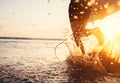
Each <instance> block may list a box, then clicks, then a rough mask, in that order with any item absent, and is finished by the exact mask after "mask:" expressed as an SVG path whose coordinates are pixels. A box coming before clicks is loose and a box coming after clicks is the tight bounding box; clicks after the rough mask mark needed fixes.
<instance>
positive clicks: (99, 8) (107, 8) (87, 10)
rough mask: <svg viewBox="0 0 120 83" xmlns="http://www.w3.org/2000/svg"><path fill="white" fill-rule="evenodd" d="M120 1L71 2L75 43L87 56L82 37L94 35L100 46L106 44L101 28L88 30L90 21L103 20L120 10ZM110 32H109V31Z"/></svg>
mask: <svg viewBox="0 0 120 83" xmlns="http://www.w3.org/2000/svg"><path fill="white" fill-rule="evenodd" d="M119 6H120V1H119V0H71V1H70V4H69V19H70V24H71V28H72V32H73V37H74V41H75V42H76V45H77V46H78V47H80V49H81V51H82V54H85V50H84V45H83V42H82V40H81V37H84V36H88V35H91V34H93V35H94V36H95V37H96V38H97V39H98V41H99V43H100V44H103V43H104V40H105V38H104V35H103V33H102V32H101V30H100V29H99V28H93V29H86V28H85V27H86V25H87V23H88V22H89V21H94V20H97V19H102V18H103V17H105V16H107V15H110V14H112V13H114V12H116V11H118V10H119V9H120V8H119ZM108 31H109V30H108Z"/></svg>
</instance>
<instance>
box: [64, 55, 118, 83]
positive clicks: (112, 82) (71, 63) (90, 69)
mask: <svg viewBox="0 0 120 83" xmlns="http://www.w3.org/2000/svg"><path fill="white" fill-rule="evenodd" d="M66 64H67V71H68V77H69V83H120V75H117V74H116V73H113V72H112V71H110V70H109V69H108V68H110V67H108V68H107V66H108V65H107V66H106V65H104V67H105V70H106V69H107V70H109V72H112V73H108V71H107V72H106V71H104V69H102V68H101V67H100V66H99V64H96V63H92V61H90V62H86V63H85V61H84V60H83V59H82V58H81V57H80V56H70V57H68V58H67V60H66ZM109 66H110V65H109ZM111 67H113V66H111ZM113 70H114V71H117V70H118V68H117V70H115V69H113Z"/></svg>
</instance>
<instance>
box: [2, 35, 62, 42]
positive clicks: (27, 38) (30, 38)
mask: <svg viewBox="0 0 120 83" xmlns="http://www.w3.org/2000/svg"><path fill="white" fill-rule="evenodd" d="M0 39H22V40H60V41H61V40H64V39H63V38H32V37H4V36H3V37H0Z"/></svg>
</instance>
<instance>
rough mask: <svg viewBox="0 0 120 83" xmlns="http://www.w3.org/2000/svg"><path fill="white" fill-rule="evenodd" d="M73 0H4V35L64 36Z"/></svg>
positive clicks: (0, 26) (0, 31)
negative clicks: (70, 4)
mask: <svg viewBox="0 0 120 83" xmlns="http://www.w3.org/2000/svg"><path fill="white" fill-rule="evenodd" d="M69 1H70V0H50V3H48V0H0V36H17V37H43V38H44V37H47V38H63V36H64V32H65V29H69V30H71V29H70V24H69V17H68V6H69Z"/></svg>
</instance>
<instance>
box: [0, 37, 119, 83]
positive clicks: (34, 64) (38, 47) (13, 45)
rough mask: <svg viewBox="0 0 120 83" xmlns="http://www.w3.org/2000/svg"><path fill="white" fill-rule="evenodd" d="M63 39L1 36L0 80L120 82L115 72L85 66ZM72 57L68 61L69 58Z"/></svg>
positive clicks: (2, 82)
mask: <svg viewBox="0 0 120 83" xmlns="http://www.w3.org/2000/svg"><path fill="white" fill-rule="evenodd" d="M60 42H61V41H53V40H15V39H14V40H13V39H0V83H120V76H111V75H106V74H100V73H99V72H94V71H93V70H91V69H90V68H89V67H85V68H83V67H82V65H80V63H79V62H80V60H78V61H75V60H76V59H74V57H73V58H69V57H68V56H69V51H68V49H67V47H66V46H65V44H62V45H60V46H59V47H58V48H57V50H56V53H57V56H58V58H59V60H60V61H58V59H57V57H56V56H55V53H54V48H55V46H56V45H57V44H59V43H60ZM66 59H68V61H66V62H65V60H66Z"/></svg>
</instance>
